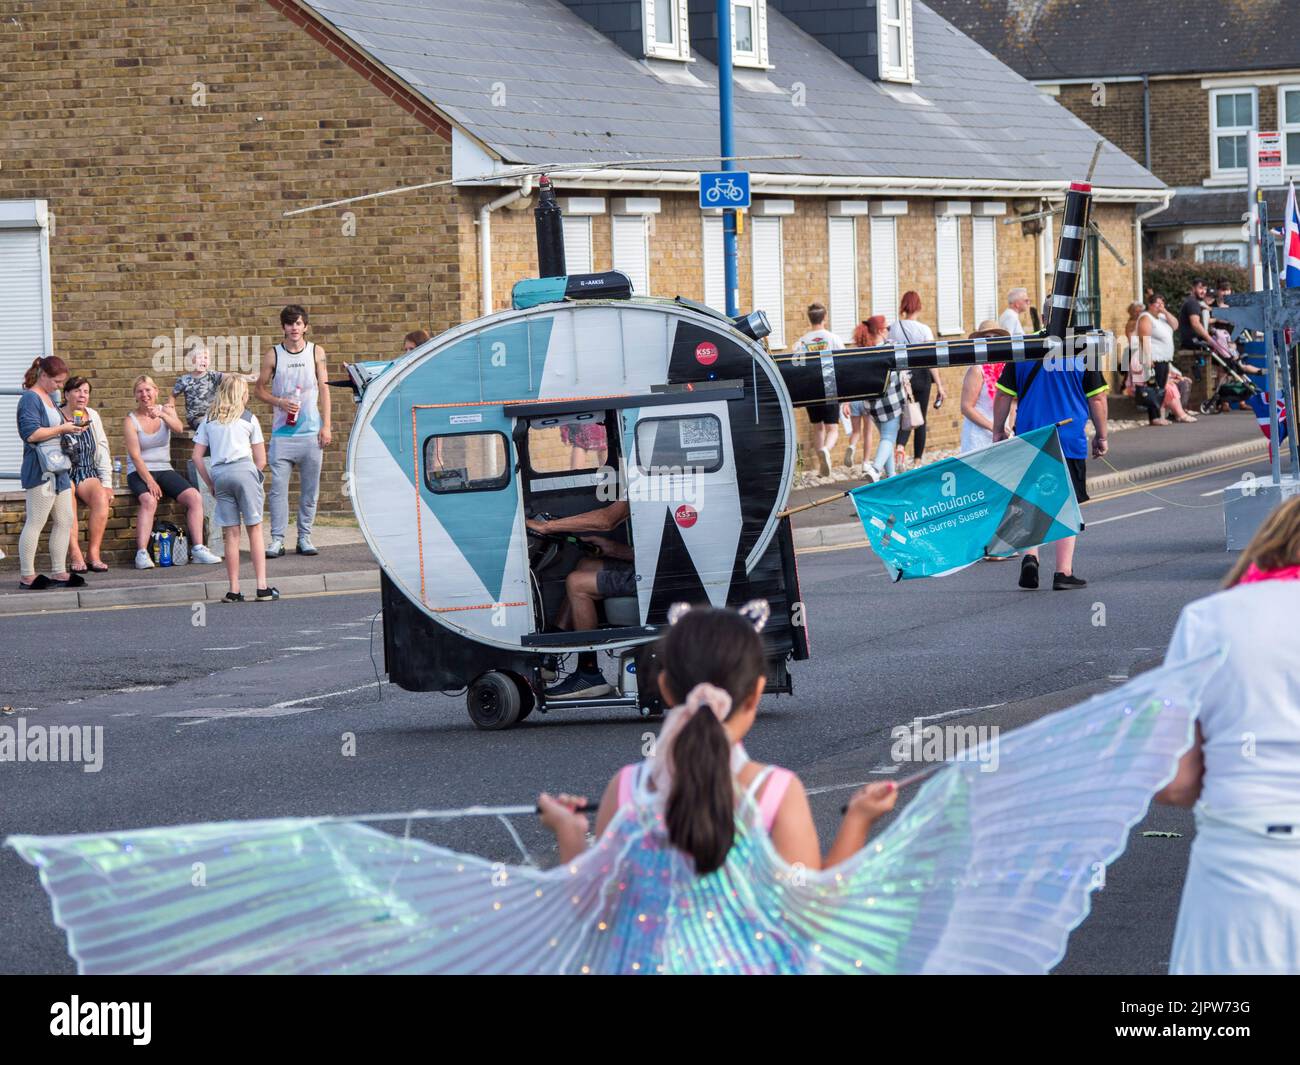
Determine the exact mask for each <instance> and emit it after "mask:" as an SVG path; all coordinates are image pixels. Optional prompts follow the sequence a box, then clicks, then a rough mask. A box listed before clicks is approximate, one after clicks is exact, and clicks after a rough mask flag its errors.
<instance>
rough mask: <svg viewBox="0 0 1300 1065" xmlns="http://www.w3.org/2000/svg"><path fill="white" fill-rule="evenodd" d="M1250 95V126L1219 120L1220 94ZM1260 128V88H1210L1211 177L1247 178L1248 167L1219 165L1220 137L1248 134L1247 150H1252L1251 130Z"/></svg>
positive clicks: (1246, 86) (1243, 86) (1244, 86)
mask: <svg viewBox="0 0 1300 1065" xmlns="http://www.w3.org/2000/svg"><path fill="white" fill-rule="evenodd" d="M1246 95H1249V96H1250V106H1251V115H1252V116H1253V117H1252V122H1251V124H1250V125H1249V126H1223V127H1220V126H1219V125H1218V121H1219V97H1220V96H1246ZM1258 128H1259V89H1258V88H1257V87H1256V86H1253V85H1242V86H1238V87H1236V88H1232V89H1211V90H1210V177H1211V178H1226V177H1235V178H1245V177H1246V169H1247V168H1246V167H1244V166H1238V167H1221V166H1219V138H1220V137H1240V136H1243V135H1244V136H1246V150H1247V152H1249V151H1250V136H1249V134H1250V131H1251V130H1253V129H1258Z"/></svg>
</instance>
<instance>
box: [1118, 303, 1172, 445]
mask: <svg viewBox="0 0 1300 1065" xmlns="http://www.w3.org/2000/svg"><path fill="white" fill-rule="evenodd" d="M1143 309H1144V308H1143V306H1142V304H1140V303H1130V304H1129V305H1128V322H1126V323H1125V325H1124V336H1125V337H1126V338H1127V340H1128V368H1127V369H1126V370H1125V371H1124V395H1126V396H1132V397H1133V401H1134V402H1135V403H1136V404H1137V405H1138V407H1139V408H1140V409H1142V410H1144V411H1146V413H1147V424H1148V425H1168V424H1169V419H1168V418H1166V417H1165V416H1164V411H1163V410H1162V409H1161V407H1162V401H1163V398H1164V397H1163V396H1160V395H1159V393H1157V392H1156V391H1155V390H1154V389H1152V388H1150V387H1148V386H1147V377H1148V376H1149V367H1148V364H1147V359H1146V356H1145V353H1144V352H1143V350H1142V338H1141V337H1140V336H1138V331H1137V325H1138V318H1139V317H1140V316H1141V314H1142V312H1143Z"/></svg>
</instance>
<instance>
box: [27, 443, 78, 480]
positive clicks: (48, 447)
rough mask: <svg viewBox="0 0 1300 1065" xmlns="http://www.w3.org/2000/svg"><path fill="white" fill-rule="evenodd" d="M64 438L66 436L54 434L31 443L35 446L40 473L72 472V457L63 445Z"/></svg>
mask: <svg viewBox="0 0 1300 1065" xmlns="http://www.w3.org/2000/svg"><path fill="white" fill-rule="evenodd" d="M66 439H67V437H66V436H54V437H51V438H50V439H49V440H42V441H41V442H40V443H39V444H33V445H32V446H33V447H34V448H36V459H37V461H38V462H39V463H40V464H41V472H42V473H47V474H51V475H57V474H60V473H71V472H72V459H71V458H70V457H69V456H68V452H67V451H66V450H65V449H64V447H63V442H64V441H65V440H66Z"/></svg>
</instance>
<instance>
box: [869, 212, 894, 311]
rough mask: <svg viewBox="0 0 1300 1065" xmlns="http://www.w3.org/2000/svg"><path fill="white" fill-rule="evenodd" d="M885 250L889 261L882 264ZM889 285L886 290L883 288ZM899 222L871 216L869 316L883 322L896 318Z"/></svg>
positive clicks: (888, 218) (889, 218)
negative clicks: (878, 317) (883, 319)
mask: <svg viewBox="0 0 1300 1065" xmlns="http://www.w3.org/2000/svg"><path fill="white" fill-rule="evenodd" d="M886 250H888V253H889V259H888V262H886V260H885V252H886ZM882 280H887V281H888V283H889V284H888V287H886V286H885V285H882V284H881V283H880V282H881V281H882ZM898 302H899V295H898V222H897V220H896V219H894V218H891V217H880V216H877V215H872V216H871V313H872V314H873V315H877V314H883V315H884V316H885V321H887V322H893V321H895V320H896V319H897V318H898Z"/></svg>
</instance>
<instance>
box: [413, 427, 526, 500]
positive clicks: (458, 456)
mask: <svg viewBox="0 0 1300 1065" xmlns="http://www.w3.org/2000/svg"><path fill="white" fill-rule="evenodd" d="M506 455H507V450H506V438H505V434H504V433H446V434H444V435H442V436H429V437H425V440H424V485H425V487H426V488H428V489H429V491H430V492H438V493H443V492H491V491H495V490H497V489H498V488H504V487H505V486H506V485H508V484H509V483H510V466H509V464H508V463H507V461H506Z"/></svg>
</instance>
